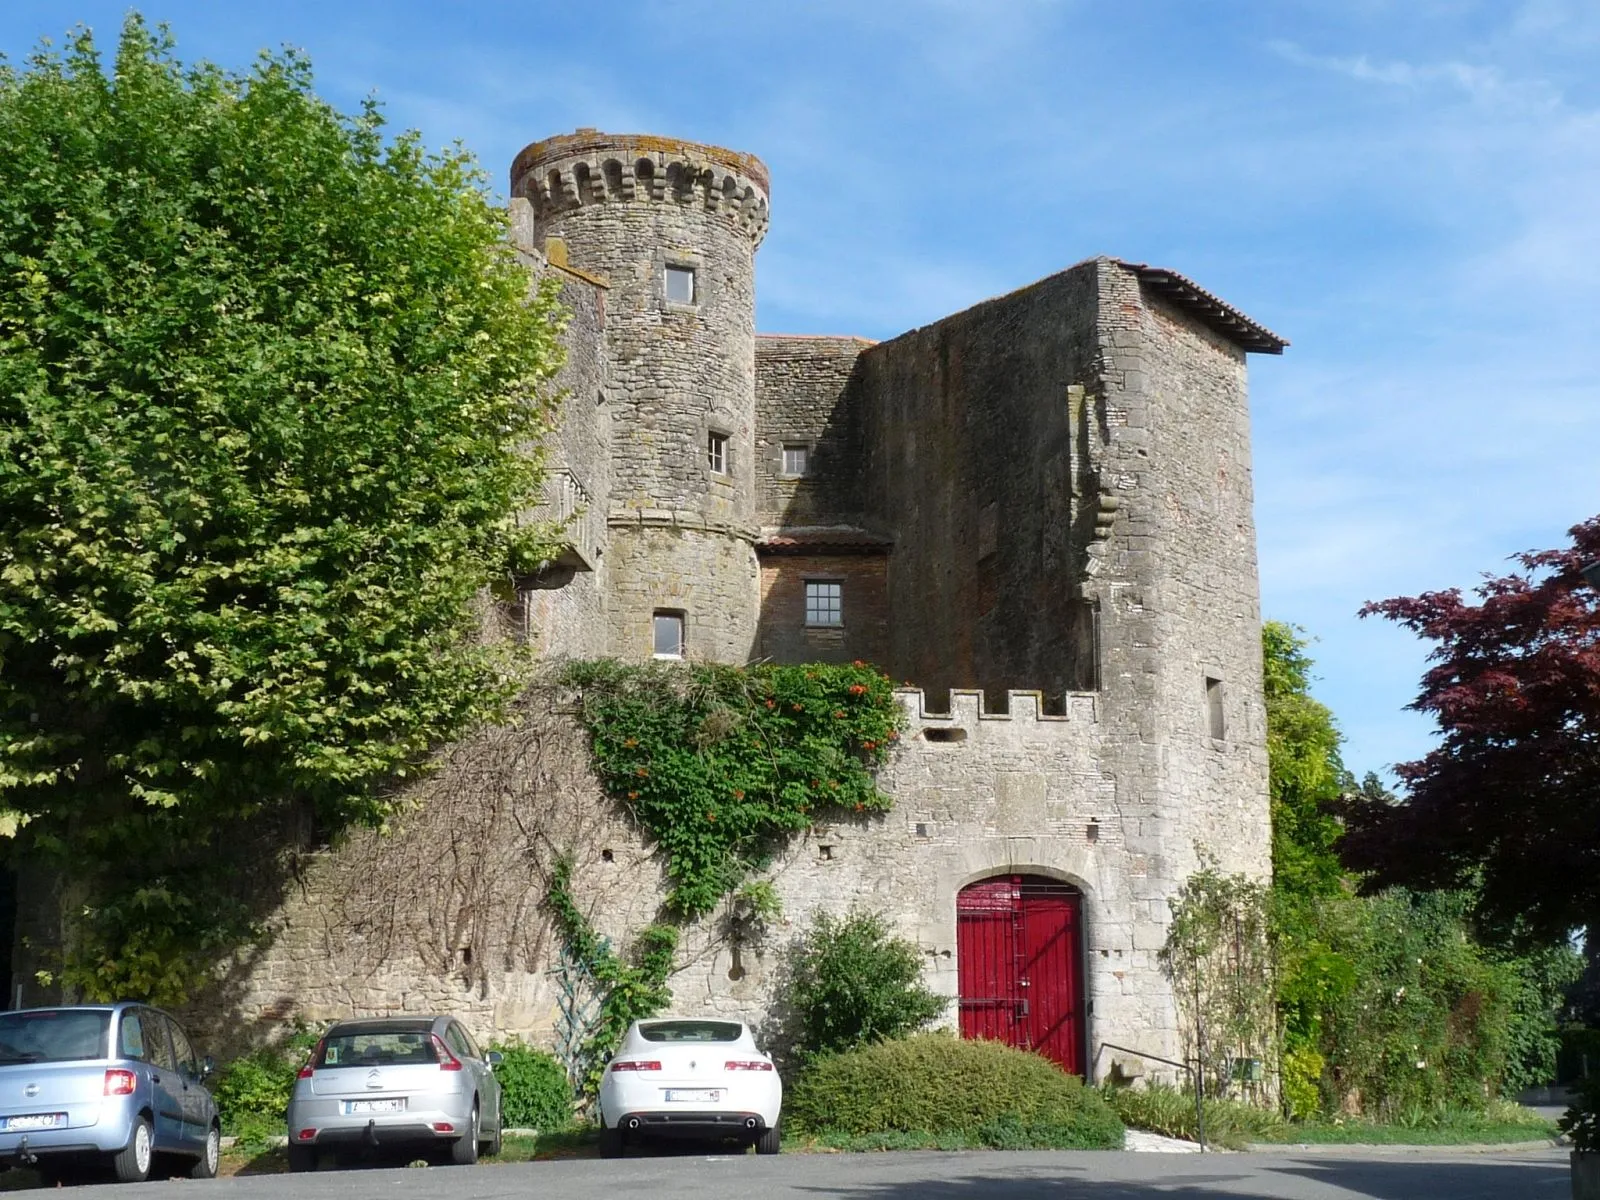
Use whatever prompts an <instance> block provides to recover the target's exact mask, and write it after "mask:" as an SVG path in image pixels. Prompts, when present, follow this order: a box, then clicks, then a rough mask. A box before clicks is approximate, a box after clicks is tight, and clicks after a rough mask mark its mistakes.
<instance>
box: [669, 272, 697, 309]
mask: <svg viewBox="0 0 1600 1200" xmlns="http://www.w3.org/2000/svg"><path fill="white" fill-rule="evenodd" d="M667 299H668V300H670V301H671V302H672V303H673V304H693V303H694V300H695V295H694V268H693V267H671V266H669V267H668V268H667Z"/></svg>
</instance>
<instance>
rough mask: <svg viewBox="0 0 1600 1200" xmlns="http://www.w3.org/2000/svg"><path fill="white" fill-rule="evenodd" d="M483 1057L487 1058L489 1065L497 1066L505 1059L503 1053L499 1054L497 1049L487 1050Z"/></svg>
mask: <svg viewBox="0 0 1600 1200" xmlns="http://www.w3.org/2000/svg"><path fill="white" fill-rule="evenodd" d="M484 1058H485V1059H487V1060H488V1063H489V1065H490V1066H491V1067H498V1066H499V1065H500V1064H501V1063H503V1062H505V1060H506V1058H505V1055H503V1054H501V1053H500V1051H498V1050H491V1051H489V1053H488V1054H486V1055H484Z"/></svg>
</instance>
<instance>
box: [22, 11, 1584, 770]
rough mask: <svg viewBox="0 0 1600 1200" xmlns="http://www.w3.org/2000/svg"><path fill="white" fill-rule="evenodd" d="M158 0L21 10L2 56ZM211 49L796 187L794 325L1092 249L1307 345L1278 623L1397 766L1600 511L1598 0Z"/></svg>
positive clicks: (738, 26) (884, 316)
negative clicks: (1451, 650)
mask: <svg viewBox="0 0 1600 1200" xmlns="http://www.w3.org/2000/svg"><path fill="white" fill-rule="evenodd" d="M124 11H125V6H124V5H122V4H118V3H102V2H100V0H80V2H78V3H71V4H65V3H60V2H58V0H52V2H50V3H42V2H35V0H7V3H6V4H5V5H4V6H3V7H0V51H3V52H4V53H5V54H6V55H7V56H8V57H9V58H11V59H12V60H13V62H15V61H16V60H17V59H18V58H20V57H21V56H22V55H23V54H25V53H26V52H27V51H28V50H29V49H30V48H31V47H32V46H33V45H34V44H35V43H36V42H37V40H38V39H39V38H40V37H42V36H53V37H57V38H59V37H60V35H61V34H62V33H64V32H65V31H66V30H67V29H68V28H69V27H70V26H72V25H73V24H75V23H77V22H79V21H82V22H86V23H88V24H90V25H91V26H93V27H94V28H95V29H96V31H97V32H98V33H99V34H100V35H101V36H102V38H103V39H104V40H106V41H107V42H108V43H109V41H110V40H111V39H113V38H114V36H115V32H116V29H117V28H118V26H119V25H120V23H121V19H122V14H123V12H124ZM142 11H143V12H144V13H145V14H146V16H148V17H149V18H151V19H152V20H164V21H167V22H169V23H170V24H171V25H172V27H173V30H174V33H175V34H176V36H177V38H178V42H179V53H180V55H181V56H182V57H184V58H186V59H193V58H200V57H204V58H210V59H212V60H214V61H217V62H220V63H222V64H224V65H227V66H233V67H238V66H243V65H244V64H246V63H247V62H248V61H249V60H250V58H251V57H252V56H253V55H254V54H255V52H256V51H258V50H259V49H261V48H263V47H276V46H279V45H281V44H284V43H288V44H292V45H294V46H297V47H300V48H302V49H304V50H305V51H307V52H308V53H309V55H310V56H311V59H312V62H313V63H314V65H315V67H316V70H317V76H318V84H319V89H320V90H321V91H322V93H323V95H324V96H326V97H327V98H328V99H329V100H331V101H333V102H334V103H336V104H338V105H340V106H341V107H345V108H352V107H354V106H355V104H356V103H357V102H358V101H359V100H360V99H361V98H362V97H364V96H366V95H367V94H369V93H371V94H375V95H376V96H377V97H378V98H379V99H380V100H381V101H382V102H383V103H384V105H385V106H386V109H387V112H388V114H389V116H390V118H391V120H392V121H393V122H394V123H395V124H396V125H397V126H401V127H415V128H418V129H420V130H421V131H422V132H423V134H424V135H425V137H426V139H427V140H428V141H429V142H430V143H431V144H434V145H443V144H445V143H448V142H450V141H453V140H456V139H460V140H461V141H463V142H464V143H465V144H466V145H467V146H469V147H470V148H471V149H472V150H473V151H474V152H475V153H476V154H477V155H478V156H479V158H480V160H481V161H482V162H483V164H484V165H485V167H486V168H487V169H488V170H489V171H490V173H491V176H492V178H493V179H494V181H495V184H496V186H497V187H498V188H503V187H504V176H505V171H506V168H507V166H508V165H509V163H510V160H511V157H512V156H513V155H514V154H515V153H516V151H517V150H518V149H520V148H521V147H522V146H523V145H524V144H526V143H527V142H529V141H533V140H536V139H538V138H540V137H544V136H548V135H550V134H553V133H560V132H566V131H569V130H571V129H573V128H575V127H577V126H579V125H592V126H596V127H599V128H602V129H608V130H612V131H618V132H650V133H662V134H671V135H676V136H682V137H686V138H692V139H697V140H702V141H711V142H716V143H719V144H723V145H727V146H732V147H734V148H737V149H740V150H746V151H750V152H752V153H755V154H758V155H760V156H761V157H762V158H764V159H765V160H766V162H767V164H768V165H769V167H770V168H771V170H772V179H773V204H772V229H771V233H770V234H769V236H768V238H767V241H766V243H765V245H764V246H763V247H762V250H761V252H760V254H759V256H758V259H757V272H758V275H757V279H758V294H759V310H758V314H757V320H758V325H759V327H760V328H761V329H763V330H765V331H769V332H779V331H782V332H797V333H857V334H862V335H865V336H869V337H888V336H892V335H894V334H896V333H899V332H901V331H903V330H906V329H909V328H912V327H914V326H916V325H919V324H923V323H926V322H927V321H929V320H932V319H935V318H937V317H939V316H942V315H945V314H947V313H950V312H953V311H955V310H957V309H960V308H964V307H966V306H967V305H969V304H972V303H974V302H976V301H978V300H981V299H983V298H985V297H987V296H991V295H994V294H997V293H1000V292H1004V291H1008V290H1010V289H1011V288H1013V287H1015V286H1017V285H1019V284H1022V283H1025V282H1028V281H1031V280H1033V279H1036V278H1038V277H1040V276H1043V275H1047V274H1050V273H1051V272H1053V271H1056V270H1058V269H1060V268H1062V267H1064V266H1067V265H1068V264H1070V263H1073V262H1076V261H1077V260H1079V259H1081V258H1084V257H1087V256H1090V255H1093V254H1101V253H1104V254H1111V255H1115V256H1119V257H1123V258H1128V259H1133V260H1138V261H1146V262H1152V263H1157V264H1160V265H1162V266H1167V267H1171V268H1173V269H1176V270H1178V271H1181V272H1183V273H1185V274H1188V275H1190V276H1191V277H1193V278H1194V279H1196V280H1198V281H1199V282H1200V283H1201V284H1203V285H1204V286H1206V287H1207V288H1209V289H1211V290H1212V291H1214V292H1216V293H1218V294H1220V295H1221V296H1223V297H1224V298H1226V299H1227V300H1229V301H1231V302H1232V303H1234V304H1235V305H1237V306H1238V307H1240V308H1242V309H1244V311H1246V312H1248V313H1249V314H1251V315H1252V316H1253V317H1255V318H1256V319H1258V320H1260V321H1261V322H1263V323H1264V324H1266V325H1268V326H1269V327H1271V328H1272V329H1274V330H1276V331H1277V332H1279V333H1281V334H1283V335H1285V336H1286V337H1288V338H1290V339H1291V341H1292V342H1293V345H1292V346H1291V347H1290V349H1289V351H1288V352H1287V354H1286V355H1285V356H1284V357H1283V358H1282V359H1275V358H1266V357H1254V358H1252V360H1251V361H1252V391H1253V395H1252V401H1253V409H1254V421H1255V470H1256V499H1257V522H1258V529H1259V536H1260V557H1261V576H1262V593H1263V595H1262V602H1263V611H1264V612H1265V614H1266V615H1267V616H1269V617H1276V618H1279V619H1282V620H1286V621H1292V622H1295V623H1297V624H1299V625H1302V626H1304V627H1305V629H1306V630H1307V631H1308V632H1309V633H1310V634H1312V635H1313V636H1314V637H1316V638H1317V639H1318V640H1317V643H1316V645H1315V647H1314V653H1315V656H1316V658H1317V662H1318V673H1319V676H1320V678H1319V680H1318V682H1317V694H1318V696H1319V697H1320V698H1321V699H1323V700H1324V701H1325V702H1326V703H1328V704H1329V705H1330V706H1331V707H1332V708H1333V710H1334V712H1335V714H1336V715H1337V717H1338V719H1339V721H1340V724H1341V725H1342V727H1343V729H1344V731H1345V734H1346V736H1347V739H1348V742H1347V747H1346V759H1347V761H1348V762H1349V764H1350V765H1351V767H1352V768H1354V769H1355V770H1357V771H1358V772H1360V771H1363V770H1366V769H1368V768H1382V767H1384V766H1386V765H1387V764H1390V763H1393V762H1395V761H1399V760H1403V759H1406V758H1409V757H1415V756H1417V755H1419V754H1421V753H1422V752H1424V751H1425V750H1426V748H1427V746H1428V745H1429V742H1430V736H1431V735H1430V728H1429V726H1428V724H1427V723H1426V722H1425V721H1423V720H1422V719H1421V718H1420V717H1418V716H1416V715H1415V714H1411V713H1406V712H1404V711H1402V710H1403V707H1404V705H1405V704H1406V703H1408V702H1409V701H1410V700H1411V698H1412V697H1413V696H1414V695H1415V693H1416V689H1417V684H1418V680H1419V677H1420V674H1421V671H1422V669H1423V655H1424V651H1425V647H1423V646H1422V645H1421V644H1419V643H1418V642H1416V641H1415V640H1414V639H1413V638H1412V637H1411V636H1410V635H1409V634H1408V633H1406V632H1404V631H1403V630H1399V629H1396V628H1394V627H1391V626H1388V625H1386V624H1383V623H1380V622H1375V621H1370V620H1369V621H1360V620H1358V619H1357V617H1356V615H1355V614H1356V610H1357V609H1358V608H1359V607H1360V605H1361V604H1362V602H1363V601H1365V600H1368V599H1378V598H1382V597H1386V596H1392V595H1400V594H1411V593H1414V592H1418V591H1422V590H1427V589H1432V588H1439V587H1446V586H1451V585H1463V586H1470V585H1471V584H1472V583H1473V582H1474V581H1475V580H1476V579H1477V578H1478V577H1479V575H1480V573H1482V572H1484V571H1491V570H1499V569H1502V568H1503V567H1504V565H1505V559H1506V558H1507V556H1508V555H1510V554H1512V553H1515V552H1516V551H1518V550H1522V549H1530V548H1542V547H1548V546H1553V545H1557V544H1560V543H1562V542H1563V541H1564V540H1565V530H1566V529H1567V528H1568V527H1569V526H1571V525H1573V524H1575V523H1577V522H1578V521H1579V520H1581V519H1584V518H1586V517H1589V516H1592V515H1594V514H1595V513H1596V512H1600V338H1597V337H1596V336H1595V326H1596V314H1597V313H1600V69H1597V68H1600V4H1596V3H1594V0H1482V2H1479V0H1452V2H1445V0H1218V2H1216V3H1206V4H1197V3H1195V2H1194V0H1118V2H1116V3H1112V2H1110V0H813V2H806V0H791V2H790V3H785V4H780V3H766V2H765V0H743V2H735V0H681V2H676V3H669V2H659V3H650V2H637V3H609V2H607V0H594V2H592V3H587V4H583V3H562V4H553V3H545V2H543V0H522V2H520V3H517V4H514V5H513V4H497V3H488V2H461V3H446V2H444V0H438V2H435V3H431V4H418V3H410V2H407V0H387V2H385V3H339V2H337V0H324V2H322V3H315V4H313V3H305V2H301V0H279V2H278V3H273V4H257V3H242V2H233V3H217V2H215V0H213V2H211V3H203V2H201V0H151V2H150V3H148V4H147V5H145V6H144V7H143V9H142Z"/></svg>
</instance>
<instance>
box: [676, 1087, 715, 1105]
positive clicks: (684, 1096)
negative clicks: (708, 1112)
mask: <svg viewBox="0 0 1600 1200" xmlns="http://www.w3.org/2000/svg"><path fill="white" fill-rule="evenodd" d="M721 1100H722V1089H721V1088H668V1089H667V1103H668V1104H718V1103H720V1102H721Z"/></svg>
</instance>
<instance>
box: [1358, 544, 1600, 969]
mask: <svg viewBox="0 0 1600 1200" xmlns="http://www.w3.org/2000/svg"><path fill="white" fill-rule="evenodd" d="M1571 535H1572V545H1571V546H1570V547H1567V548H1565V549H1559V550H1546V551H1542V552H1539V553H1533V554H1522V555H1518V556H1517V558H1516V562H1517V563H1518V564H1519V569H1518V570H1516V571H1514V572H1513V573H1512V574H1509V575H1505V576H1500V577H1491V578H1488V579H1486V580H1485V582H1484V583H1482V584H1480V585H1479V586H1478V587H1477V588H1476V589H1475V590H1474V595H1475V596H1476V602H1473V601H1472V600H1469V599H1464V598H1463V597H1462V594H1461V592H1460V590H1459V589H1456V588H1451V589H1449V590H1448V591H1442V592H1427V593H1424V594H1423V595H1421V596H1410V597H1400V598H1398V599H1393V600H1384V601H1381V602H1378V603H1374V604H1368V605H1367V606H1366V607H1364V608H1363V609H1362V610H1361V612H1362V615H1363V616H1367V615H1369V614H1374V613H1375V614H1377V615H1379V616H1384V617H1387V618H1389V619H1390V620H1391V621H1398V622H1399V623H1400V624H1402V625H1405V626H1408V627H1409V628H1411V629H1412V630H1414V631H1415V632H1416V633H1417V634H1418V635H1420V636H1421V637H1423V638H1426V639H1428V640H1429V641H1432V642H1435V643H1437V645H1436V646H1435V648H1434V650H1433V651H1432V653H1431V654H1430V655H1429V661H1430V662H1431V663H1432V664H1433V665H1432V666H1431V667H1430V668H1429V670H1428V672H1427V674H1426V675H1424V677H1423V681H1422V693H1421V695H1420V696H1418V697H1417V700H1416V702H1415V703H1414V704H1413V705H1412V706H1411V707H1413V708H1415V709H1417V710H1418V711H1420V712H1426V713H1431V714H1433V716H1434V719H1435V720H1437V721H1438V723H1439V729H1440V732H1441V734H1442V735H1443V738H1442V741H1441V744H1440V745H1439V746H1438V747H1437V748H1436V749H1435V750H1433V751H1432V752H1431V753H1429V754H1428V756H1427V757H1426V758H1423V759H1421V760H1419V761H1417V762H1410V763H1403V764H1401V765H1400V766H1398V767H1396V768H1395V770H1396V773H1397V774H1398V775H1399V776H1400V778H1401V779H1402V780H1403V781H1404V782H1405V784H1406V790H1407V792H1408V795H1407V796H1406V798H1405V799H1404V800H1403V801H1402V802H1400V803H1396V804H1374V803H1366V804H1362V803H1357V804H1355V805H1353V806H1351V808H1350V809H1349V810H1348V812H1347V813H1346V814H1345V817H1346V824H1347V831H1346V833H1345V836H1344V838H1343V839H1342V841H1341V845H1340V849H1341V853H1342V854H1343V855H1344V857H1345V859H1346V861H1347V862H1348V863H1349V865H1350V866H1352V867H1354V868H1356V869H1357V870H1361V871H1366V872H1370V874H1369V875H1368V878H1367V886H1368V887H1369V888H1372V889H1376V888H1380V887H1384V886H1387V885H1390V884H1403V885H1406V886H1409V887H1416V888H1424V889H1432V888H1454V887H1469V888H1472V889H1474V890H1475V891H1476V892H1477V893H1478V896H1479V912H1480V916H1481V917H1482V918H1483V919H1484V920H1485V921H1486V922H1487V923H1488V924H1489V925H1491V926H1493V927H1495V928H1497V929H1499V930H1500V931H1502V932H1505V933H1515V934H1520V935H1522V936H1524V937H1527V938H1533V939H1555V938H1560V937H1562V936H1564V935H1565V934H1567V933H1568V932H1569V931H1570V930H1572V929H1574V928H1576V927H1578V926H1582V925H1587V926H1588V927H1589V929H1590V930H1591V931H1593V930H1600V591H1596V590H1595V589H1594V588H1593V587H1591V586H1589V585H1588V584H1586V583H1585V581H1584V578H1583V576H1582V574H1581V568H1582V567H1583V566H1584V565H1585V564H1587V563H1592V562H1595V561H1597V560H1600V517H1595V518H1593V519H1592V520H1589V521H1586V522H1584V523H1583V524H1581V525H1578V526H1576V527H1575V528H1573V529H1572V531H1571Z"/></svg>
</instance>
